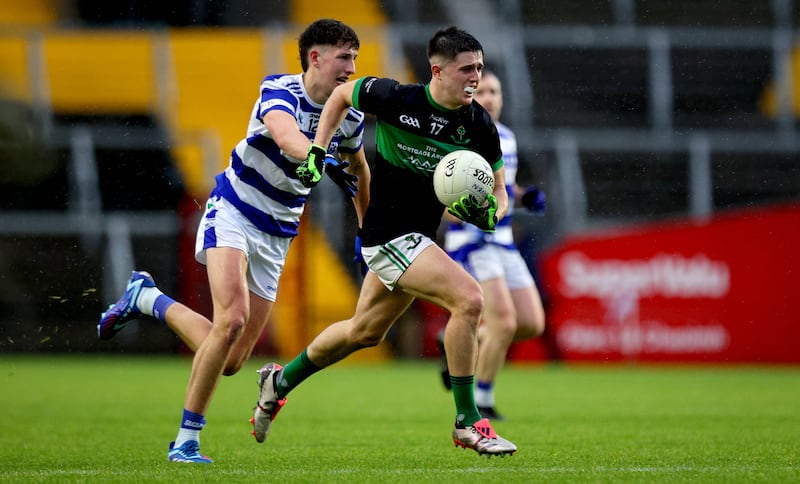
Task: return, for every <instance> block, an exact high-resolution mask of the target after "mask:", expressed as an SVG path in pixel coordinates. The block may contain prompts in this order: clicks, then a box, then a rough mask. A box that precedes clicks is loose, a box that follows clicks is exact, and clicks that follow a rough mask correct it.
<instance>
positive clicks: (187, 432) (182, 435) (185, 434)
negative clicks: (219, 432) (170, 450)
mask: <svg viewBox="0 0 800 484" xmlns="http://www.w3.org/2000/svg"><path fill="white" fill-rule="evenodd" d="M187 440H194V441H195V442H197V443H200V431H199V430H197V429H185V428H183V427H181V429H180V430H178V436H177V437H175V448H176V449H177V448H178V447H180V446H181V445H183V443H184V442H186V441H187Z"/></svg>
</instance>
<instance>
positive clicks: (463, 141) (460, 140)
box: [450, 125, 470, 145]
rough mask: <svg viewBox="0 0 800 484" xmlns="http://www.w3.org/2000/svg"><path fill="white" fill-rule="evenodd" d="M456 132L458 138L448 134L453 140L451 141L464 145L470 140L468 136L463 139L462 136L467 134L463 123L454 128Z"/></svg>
mask: <svg viewBox="0 0 800 484" xmlns="http://www.w3.org/2000/svg"><path fill="white" fill-rule="evenodd" d="M456 134H457V135H458V138H456V137H455V135H452V134H451V135H450V139H451V140H453V143H456V144H459V145H465V144H467V143H469V142H470V139H469V138H466V139H464V136H466V134H467V128H465V127H464V126H463V125H462V126H459V127H458V128H456Z"/></svg>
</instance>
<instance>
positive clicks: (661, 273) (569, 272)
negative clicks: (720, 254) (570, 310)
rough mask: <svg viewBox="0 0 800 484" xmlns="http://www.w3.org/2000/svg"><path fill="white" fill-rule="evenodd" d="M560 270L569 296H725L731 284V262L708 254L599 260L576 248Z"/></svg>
mask: <svg viewBox="0 0 800 484" xmlns="http://www.w3.org/2000/svg"><path fill="white" fill-rule="evenodd" d="M558 271H559V274H560V276H561V292H562V294H563V295H564V296H565V297H569V298H578V297H592V298H596V299H607V298H609V297H613V296H614V295H615V294H618V293H620V292H623V291H624V292H633V293H635V294H637V295H638V297H646V296H663V297H674V298H700V297H706V298H723V297H725V296H726V295H727V293H728V290H729V288H730V268H729V267H728V265H727V264H726V263H725V262H721V261H714V260H711V259H709V258H708V257H707V256H706V255H705V254H696V255H694V256H692V257H690V258H688V257H685V256H683V255H680V254H664V253H660V254H656V255H655V256H653V257H652V258H650V259H624V260H623V259H602V260H595V259H591V258H589V257H588V256H586V255H585V254H583V253H581V252H577V251H572V252H567V253H565V254H564V255H562V256H561V258H560V259H559V262H558Z"/></svg>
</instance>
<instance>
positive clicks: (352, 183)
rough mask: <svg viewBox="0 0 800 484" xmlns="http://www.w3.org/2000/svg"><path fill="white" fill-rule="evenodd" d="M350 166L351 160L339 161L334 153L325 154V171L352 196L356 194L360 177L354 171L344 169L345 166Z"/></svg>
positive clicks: (346, 193)
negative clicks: (349, 171)
mask: <svg viewBox="0 0 800 484" xmlns="http://www.w3.org/2000/svg"><path fill="white" fill-rule="evenodd" d="M348 166H350V162H349V161H339V160H337V159H336V157H335V156H333V155H325V173H327V174H328V176H329V177H330V178H331V180H332V181H333V183H335V184H337V185H339V188H341V189H342V191H343V192H344V193H345V195H347V196H349V197H350V198H352V197H355V196H356V192H357V191H358V185H356V182H357V181H358V177H357V176H355V175H353V174H352V173H348V172H346V171H344V169H345V168H347V167H348Z"/></svg>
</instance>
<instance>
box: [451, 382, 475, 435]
mask: <svg viewBox="0 0 800 484" xmlns="http://www.w3.org/2000/svg"><path fill="white" fill-rule="evenodd" d="M474 380H475V379H474V377H473V375H470V376H453V375H450V383H451V385H452V387H453V398H454V399H455V401H456V424H457V425H472V424H474V423H475V422H477V421H478V420H480V419H481V414H480V413H478V407H477V406H475V390H474V389H473V387H472V385H473V383H474Z"/></svg>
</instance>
